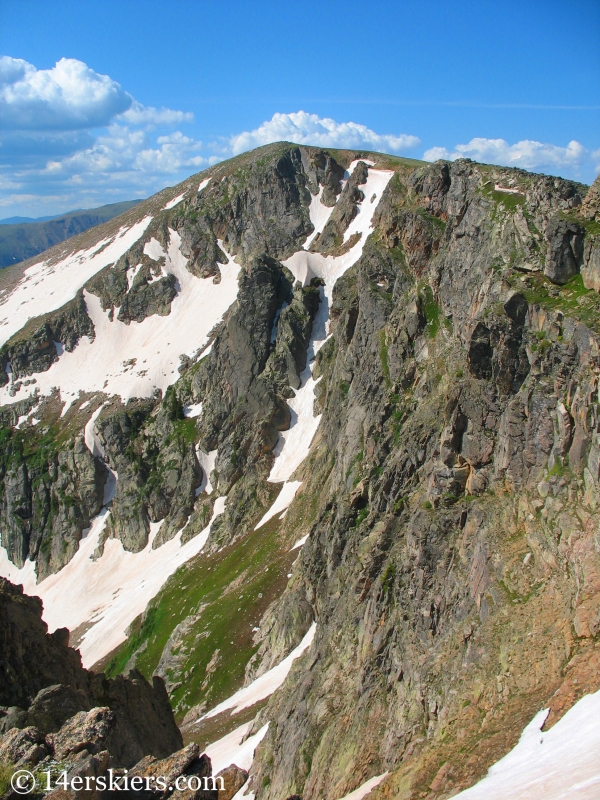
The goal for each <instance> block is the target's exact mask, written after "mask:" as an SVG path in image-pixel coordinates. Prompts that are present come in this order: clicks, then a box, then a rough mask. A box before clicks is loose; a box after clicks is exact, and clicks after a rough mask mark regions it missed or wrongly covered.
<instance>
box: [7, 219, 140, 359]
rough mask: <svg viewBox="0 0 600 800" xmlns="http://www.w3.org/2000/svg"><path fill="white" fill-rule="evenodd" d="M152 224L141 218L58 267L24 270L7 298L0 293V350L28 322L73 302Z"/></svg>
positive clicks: (74, 254)
mask: <svg viewBox="0 0 600 800" xmlns="http://www.w3.org/2000/svg"><path fill="white" fill-rule="evenodd" d="M151 222H152V217H144V219H142V220H141V221H140V222H138V223H136V224H135V225H132V226H131V228H121V230H120V231H119V232H118V233H117V234H116V236H114V237H112V238H109V239H102V241H100V242H97V243H96V244H95V245H93V246H92V247H90V248H89V249H88V250H78V251H77V252H75V253H71V254H70V255H68V256H67V257H66V258H65V259H64V260H63V261H59V262H58V263H57V264H53V265H49V264H47V263H46V262H45V261H40V262H39V263H38V264H33V266H31V267H27V269H26V270H25V272H24V273H23V277H22V278H21V280H20V281H19V283H18V284H17V285H16V286H15V287H14V289H12V290H11V291H10V294H8V296H7V297H3V296H2V295H3V294H4V292H2V293H0V346H1V345H3V344H4V343H5V342H7V341H8V340H9V339H10V337H11V336H13V335H14V334H15V333H17V332H18V331H20V330H21V328H22V327H23V326H24V325H25V324H26V323H27V322H28V320H30V319H32V318H33V317H38V316H40V315H41V314H47V313H48V312H49V311H56V309H58V308H61V306H64V304H65V303H68V302H69V300H72V299H73V298H74V297H75V296H76V294H77V292H78V291H79V290H80V289H81V287H82V286H83V285H84V284H85V283H86V282H87V281H89V279H90V278H92V277H93V276H94V275H95V274H96V273H97V272H100V270H101V269H104V267H106V266H108V265H109V264H112V263H113V262H114V261H117V259H119V258H120V257H121V256H122V255H123V254H124V253H125V252H127V250H129V248H130V247H132V245H134V244H135V243H136V242H137V241H138V239H140V238H141V237H142V235H143V234H144V232H145V230H146V228H147V227H148V225H149V224H150V223H151Z"/></svg>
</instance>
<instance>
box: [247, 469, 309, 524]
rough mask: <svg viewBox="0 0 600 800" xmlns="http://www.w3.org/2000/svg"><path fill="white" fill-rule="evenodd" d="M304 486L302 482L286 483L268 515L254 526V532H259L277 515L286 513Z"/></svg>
mask: <svg viewBox="0 0 600 800" xmlns="http://www.w3.org/2000/svg"><path fill="white" fill-rule="evenodd" d="M301 486H302V481H289V482H287V483H284V484H283V486H282V488H281V491H280V492H279V494H278V495H277V499H276V500H275V502H274V503H273V505H272V506H271V508H270V509H269V510H268V511H267V513H266V514H265V515H264V516H263V518H262V519H261V520H260V522H258V523H257V524H256V525H255V526H254V530H255V531H257V530H258V529H259V528H262V526H263V525H264V524H265V523H266V522H268V521H269V520H270V519H273V517H275V516H276V515H277V514H280V513H281V512H282V511H284V510H285V509H286V508H287V507H288V506H289V505H290V503H291V502H292V500H293V499H294V497H295V496H296V492H297V491H298V489H299V488H300V487H301Z"/></svg>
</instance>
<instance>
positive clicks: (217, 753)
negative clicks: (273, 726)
mask: <svg viewBox="0 0 600 800" xmlns="http://www.w3.org/2000/svg"><path fill="white" fill-rule="evenodd" d="M253 722H254V720H251V721H250V722H245V723H244V724H243V725H240V727H239V728H236V729H235V730H234V731H232V732H231V733H228V734H227V736H223V738H222V739H219V740H218V741H216V742H213V743H212V744H209V745H208V747H207V748H206V749H205V750H204V752H205V753H206V755H207V756H208V757H209V758H210V761H211V764H212V773H213V775H216V774H217V773H218V772H220V771H221V770H222V769H226V768H227V767H229V766H230V765H231V764H235V765H236V766H238V767H239V768H240V769H245V770H246V771H247V772H249V771H250V767H251V766H252V761H253V760H254V751H255V750H256V748H257V747H258V745H259V744H260V742H262V740H263V739H264V738H265V734H266V732H267V730H268V728H269V723H268V722H267V723H266V725H263V726H262V728H261V729H260V730H259V731H257V732H256V733H255V734H254V735H253V736H249V737H248V738H247V739H246V741H245V742H243V741H242V739H243V738H244V736H245V735H246V734H247V733H248V731H249V730H250V728H251V726H252V723H253Z"/></svg>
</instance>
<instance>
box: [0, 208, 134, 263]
mask: <svg viewBox="0 0 600 800" xmlns="http://www.w3.org/2000/svg"><path fill="white" fill-rule="evenodd" d="M141 202H142V201H141V200H126V201H125V202H122V203H109V205H107V206H100V207H99V208H89V209H86V210H82V211H70V212H69V213H68V214H61V215H60V216H56V217H40V219H37V220H35V219H29V218H27V217H11V218H7V219H5V220H0V267H7V266H9V265H10V264H17V263H19V262H20V261H25V260H26V259H28V258H32V257H34V256H37V255H39V254H40V253H43V252H44V251H45V250H48V248H50V247H52V246H54V245H56V244H59V243H60V242H64V241H65V239H69V238H70V237H71V236H75V235H76V234H78V233H82V232H83V231H86V230H88V228H93V227H94V226H96V225H101V224H102V223H103V222H108V220H110V219H112V218H113V217H118V216H119V214H123V213H124V212H125V211H127V210H128V209H130V208H134V207H135V206H137V205H139V203H141ZM9 223H12V224H9Z"/></svg>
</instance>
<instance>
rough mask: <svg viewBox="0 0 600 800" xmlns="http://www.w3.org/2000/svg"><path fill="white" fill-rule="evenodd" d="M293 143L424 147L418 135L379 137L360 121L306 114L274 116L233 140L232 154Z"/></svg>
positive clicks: (393, 148) (389, 149) (396, 149)
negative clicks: (286, 142) (264, 146)
mask: <svg viewBox="0 0 600 800" xmlns="http://www.w3.org/2000/svg"><path fill="white" fill-rule="evenodd" d="M279 141H289V142H296V143H297V144H311V145H314V146H316V147H341V148H344V147H346V148H350V149H358V148H367V149H369V150H382V151H384V152H392V153H398V152H400V151H401V150H407V149H409V148H411V147H416V146H417V145H418V144H420V141H419V139H418V138H417V137H416V136H409V135H407V134H399V135H397V136H394V135H389V134H384V135H382V134H379V133H375V131H373V130H371V129H370V128H367V127H366V125H360V124H359V123H357V122H336V121H335V120H333V119H330V118H329V117H319V116H318V115H317V114H308V113H307V112H306V111H296V112H295V113H292V114H281V113H277V114H273V117H272V118H271V119H270V120H268V121H266V122H263V123H262V125H260V126H259V127H258V128H256V129H255V130H253V131H244V132H243V133H239V134H237V135H235V136H232V137H231V138H230V140H229V146H230V149H231V153H232V154H233V155H237V154H238V153H243V152H244V151H245V150H252V149H253V148H254V147H260V146H261V145H264V144H270V143H271V142H279Z"/></svg>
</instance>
